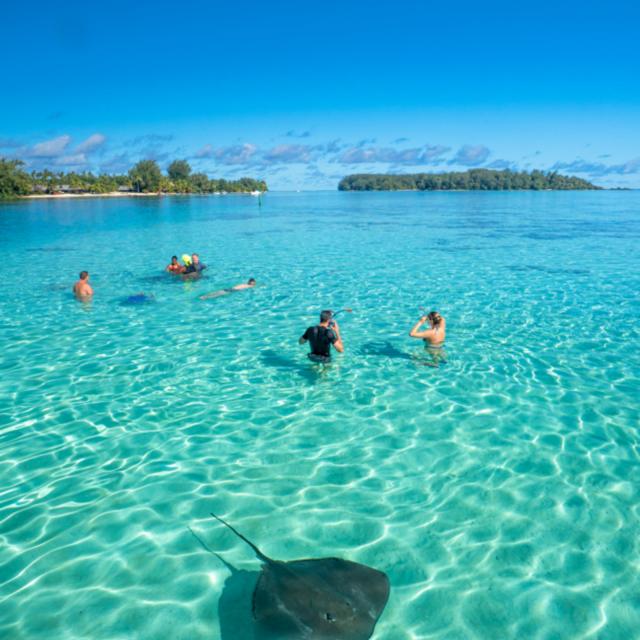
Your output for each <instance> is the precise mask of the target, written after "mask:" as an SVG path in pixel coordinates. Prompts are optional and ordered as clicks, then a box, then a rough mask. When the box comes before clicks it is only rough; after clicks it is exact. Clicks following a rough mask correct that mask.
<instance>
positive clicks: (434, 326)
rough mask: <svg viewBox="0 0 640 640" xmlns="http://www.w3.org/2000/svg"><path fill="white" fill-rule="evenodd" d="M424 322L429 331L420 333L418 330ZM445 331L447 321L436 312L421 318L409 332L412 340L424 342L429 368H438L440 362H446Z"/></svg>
mask: <svg viewBox="0 0 640 640" xmlns="http://www.w3.org/2000/svg"><path fill="white" fill-rule="evenodd" d="M426 322H428V323H429V329H425V330H424V331H421V330H420V328H421V327H422V325H424V324H425V323H426ZM446 330H447V321H446V320H445V319H444V318H443V317H442V316H441V315H440V314H439V313H438V312H437V311H431V312H430V313H428V314H427V315H426V316H422V317H421V318H420V320H418V322H416V323H415V325H413V328H412V329H411V331H409V335H410V336H411V337H412V338H418V339H419V340H424V342H425V347H426V348H427V351H428V352H429V354H430V355H431V362H428V363H426V364H427V365H428V366H430V367H439V366H440V363H441V362H442V363H445V362H446V354H445V353H444V350H443V347H444V339H445V337H446Z"/></svg>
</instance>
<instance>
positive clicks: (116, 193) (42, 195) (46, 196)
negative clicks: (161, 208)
mask: <svg viewBox="0 0 640 640" xmlns="http://www.w3.org/2000/svg"><path fill="white" fill-rule="evenodd" d="M165 195H174V194H172V193H135V192H125V193H121V192H120V191H110V192H109V193H34V194H31V195H28V196H23V198H26V199H29V200H45V199H50V198H55V199H63V198H132V197H133V198H141V197H142V198H147V197H150V196H151V197H153V196H156V197H157V196H165Z"/></svg>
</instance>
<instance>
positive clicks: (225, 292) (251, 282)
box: [200, 278, 256, 300]
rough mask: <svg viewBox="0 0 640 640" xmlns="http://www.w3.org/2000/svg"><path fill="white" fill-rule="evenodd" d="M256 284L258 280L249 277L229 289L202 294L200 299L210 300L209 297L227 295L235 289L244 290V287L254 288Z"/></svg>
mask: <svg viewBox="0 0 640 640" xmlns="http://www.w3.org/2000/svg"><path fill="white" fill-rule="evenodd" d="M255 286H256V281H255V280H254V279H253V278H249V280H247V282H243V283H242V284H236V285H234V286H233V287H229V288H228V289H218V290H217V291H211V293H205V294H204V295H203V296H200V300H208V299H209V298H219V297H220V296H227V295H229V294H230V293H234V292H235V291H244V289H252V288H253V287H255Z"/></svg>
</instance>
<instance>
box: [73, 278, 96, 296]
mask: <svg viewBox="0 0 640 640" xmlns="http://www.w3.org/2000/svg"><path fill="white" fill-rule="evenodd" d="M79 278H80V279H79V280H78V282H76V283H75V284H74V285H73V294H74V295H75V297H76V298H78V299H80V300H86V299H87V298H90V297H91V296H92V295H93V289H92V288H91V285H90V284H89V272H88V271H81V272H80V276H79Z"/></svg>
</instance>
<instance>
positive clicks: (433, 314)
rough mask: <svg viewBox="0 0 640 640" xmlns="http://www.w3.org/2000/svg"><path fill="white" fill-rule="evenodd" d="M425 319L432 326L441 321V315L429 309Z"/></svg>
mask: <svg viewBox="0 0 640 640" xmlns="http://www.w3.org/2000/svg"><path fill="white" fill-rule="evenodd" d="M427 319H428V320H429V322H430V323H431V324H432V325H433V326H434V327H437V326H438V325H439V324H440V323H441V322H442V316H441V315H440V314H439V313H438V312H437V311H431V312H430V313H429V315H428V316H427Z"/></svg>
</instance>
